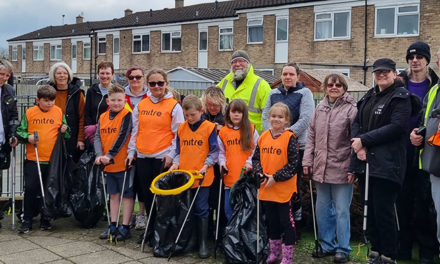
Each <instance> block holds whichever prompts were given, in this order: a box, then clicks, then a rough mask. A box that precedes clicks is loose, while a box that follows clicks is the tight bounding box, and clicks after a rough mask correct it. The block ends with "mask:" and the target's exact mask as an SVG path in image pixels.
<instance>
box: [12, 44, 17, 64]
mask: <svg viewBox="0 0 440 264" xmlns="http://www.w3.org/2000/svg"><path fill="white" fill-rule="evenodd" d="M11 60H12V61H18V46H12V53H11Z"/></svg>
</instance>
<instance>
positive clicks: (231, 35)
mask: <svg viewBox="0 0 440 264" xmlns="http://www.w3.org/2000/svg"><path fill="white" fill-rule="evenodd" d="M222 29H231V32H226V33H225V32H221V31H222ZM222 36H228V37H231V38H232V44H231V48H229V49H222V48H220V43H221V39H222ZM232 50H234V27H233V26H227V27H219V28H218V51H232Z"/></svg>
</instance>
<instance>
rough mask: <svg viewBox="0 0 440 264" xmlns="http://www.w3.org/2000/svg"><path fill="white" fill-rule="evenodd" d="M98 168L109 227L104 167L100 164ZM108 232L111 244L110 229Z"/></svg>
mask: <svg viewBox="0 0 440 264" xmlns="http://www.w3.org/2000/svg"><path fill="white" fill-rule="evenodd" d="M113 162H114V161H113V160H110V164H112V163H113ZM99 167H100V169H101V182H102V191H103V192H104V201H105V212H106V214H107V223H108V225H109V226H110V211H109V210H108V199H107V189H106V186H105V177H104V167H105V165H102V164H101V165H100V166H99ZM108 232H109V234H108V236H109V239H110V242H111V240H112V237H111V235H112V234H110V228H109V229H108Z"/></svg>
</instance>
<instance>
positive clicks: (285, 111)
mask: <svg viewBox="0 0 440 264" xmlns="http://www.w3.org/2000/svg"><path fill="white" fill-rule="evenodd" d="M275 109H280V110H281V112H282V113H283V114H284V116H285V117H286V120H287V121H288V122H287V125H289V124H290V121H291V118H292V117H291V114H290V109H289V107H288V106H287V105H286V104H285V103H281V102H278V103H276V104H274V105H272V106H271V107H270V109H269V117H270V115H271V114H272V113H273V111H274V110H275Z"/></svg>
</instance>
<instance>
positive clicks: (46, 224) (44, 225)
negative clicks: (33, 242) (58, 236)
mask: <svg viewBox="0 0 440 264" xmlns="http://www.w3.org/2000/svg"><path fill="white" fill-rule="evenodd" d="M40 230H42V231H46V230H52V225H51V223H50V220H46V219H44V220H43V219H42V220H41V221H40Z"/></svg>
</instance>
